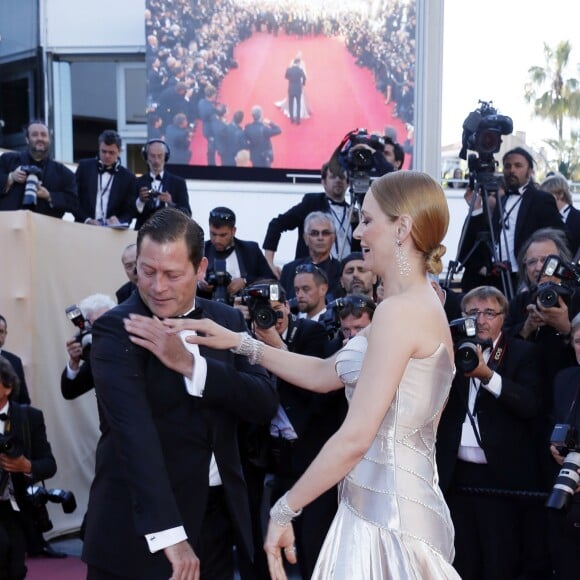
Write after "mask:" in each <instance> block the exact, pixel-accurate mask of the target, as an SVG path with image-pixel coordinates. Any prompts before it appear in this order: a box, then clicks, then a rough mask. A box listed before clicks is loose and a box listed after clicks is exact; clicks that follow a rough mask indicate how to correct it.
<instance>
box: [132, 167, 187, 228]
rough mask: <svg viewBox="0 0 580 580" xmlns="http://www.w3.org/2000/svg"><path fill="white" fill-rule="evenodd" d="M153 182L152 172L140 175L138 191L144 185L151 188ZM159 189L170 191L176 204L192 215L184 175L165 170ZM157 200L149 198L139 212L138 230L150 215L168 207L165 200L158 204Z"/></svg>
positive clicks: (178, 207)
mask: <svg viewBox="0 0 580 580" xmlns="http://www.w3.org/2000/svg"><path fill="white" fill-rule="evenodd" d="M152 183H153V178H152V177H151V174H149V173H146V174H144V175H142V176H141V177H139V178H138V179H137V182H136V191H137V193H138V192H139V190H140V189H141V188H142V187H146V188H147V189H151V185H152ZM159 191H168V192H169V193H170V194H171V198H172V199H173V204H174V206H175V207H176V208H177V209H179V210H181V211H182V212H183V213H184V214H186V215H188V216H191V208H190V207H189V194H188V193H187V184H186V183H185V179H183V177H179V176H178V175H173V173H169V171H164V172H163V179H162V180H161V189H160V190H159ZM156 201H157V200H154V199H151V198H149V200H148V201H147V202H146V203H145V207H144V208H143V211H142V212H141V213H139V212H137V213H136V215H137V223H136V224H135V229H136V230H138V229H139V228H140V227H141V226H142V225H143V224H144V223H145V222H146V221H147V218H149V216H151V215H153V214H154V213H155V212H156V211H157V210H158V209H161V208H164V207H167V204H166V203H165V202H163V201H161V202H159V205H157V204H156Z"/></svg>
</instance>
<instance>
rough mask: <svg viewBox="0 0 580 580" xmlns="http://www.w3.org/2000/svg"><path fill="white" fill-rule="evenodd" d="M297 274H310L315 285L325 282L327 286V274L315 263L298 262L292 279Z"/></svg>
mask: <svg viewBox="0 0 580 580" xmlns="http://www.w3.org/2000/svg"><path fill="white" fill-rule="evenodd" d="M298 274H312V278H313V279H314V283H315V284H316V286H320V285H321V284H326V285H327V286H328V274H327V273H326V272H325V271H324V270H323V269H322V268H319V267H318V266H317V265H316V264H312V263H311V262H305V263H304V264H298V266H296V270H295V271H294V279H296V276H297V275H298Z"/></svg>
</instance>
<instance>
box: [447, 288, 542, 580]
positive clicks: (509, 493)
mask: <svg viewBox="0 0 580 580" xmlns="http://www.w3.org/2000/svg"><path fill="white" fill-rule="evenodd" d="M507 307H508V303H507V300H506V298H505V296H504V295H503V294H502V293H501V292H500V291H499V290H497V289H496V288H494V287H492V286H483V287H480V288H475V289H474V290H471V291H470V292H468V293H467V294H466V295H465V296H464V298H463V300H462V310H463V315H464V316H466V317H470V318H471V319H474V320H475V322H476V330H477V336H476V339H477V340H476V341H475V340H474V341H472V343H471V344H472V345H473V349H474V350H475V352H476V355H477V356H476V361H475V364H476V366H475V367H473V366H471V367H470V368H471V370H467V369H465V370H463V371H461V366H460V363H461V362H463V361H464V359H465V357H464V356H463V355H460V354H459V353H458V354H457V355H456V364H457V366H458V372H457V374H456V375H455V378H454V380H453V383H452V387H451V392H450V395H449V400H448V402H447V405H446V407H445V410H444V411H443V414H442V417H441V422H440V424H439V428H438V431H437V465H438V468H439V475H440V486H441V489H442V490H443V492H444V494H445V496H446V499H447V503H448V505H449V509H450V512H451V518H452V520H453V524H454V526H455V549H456V556H455V561H454V567H455V568H456V570H457V571H458V572H459V574H460V576H461V578H463V579H464V580H475V579H479V578H494V579H497V580H514V578H517V577H518V573H517V572H518V570H519V566H520V563H519V561H518V557H519V555H520V549H521V545H522V543H523V542H524V539H523V537H522V534H521V533H520V521H521V520H522V518H523V517H527V513H525V514H524V515H522V512H523V511H524V508H523V507H522V506H523V505H525V504H522V503H521V502H520V501H519V500H518V499H517V498H515V496H516V495H517V494H515V493H514V492H524V494H523V495H525V492H527V491H536V490H538V488H539V483H540V477H539V475H540V474H539V468H538V465H537V461H536V456H535V453H534V449H533V443H532V441H531V440H530V436H529V428H528V422H529V420H530V419H532V418H533V417H535V416H536V414H537V413H538V410H539V405H540V396H539V390H540V389H539V372H538V365H537V355H536V353H535V349H534V347H533V345H531V344H527V343H525V342H524V341H521V340H517V339H513V338H511V337H509V336H506V335H505V334H504V333H503V332H502V326H503V323H504V319H505V315H506V312H507ZM482 343H483V344H484V345H485V346H484V347H482ZM464 346H465V347H467V345H464ZM473 349H472V351H471V352H473ZM456 350H457V342H456ZM506 445H507V446H506ZM530 509H531V508H530ZM529 520H530V521H527V522H526V525H527V526H528V529H527V531H526V534H527V535H528V536H529V535H533V534H535V536H536V538H537V539H538V545H539V550H538V553H537V554H533V555H530V554H527V553H526V554H525V557H529V558H530V560H531V559H532V556H535V557H538V558H539V557H541V555H542V554H541V552H542V550H541V545H542V544H541V540H542V539H543V538H542V529H541V527H540V525H539V523H538V522H537V521H535V520H534V519H533V518H531V517H530V518H529ZM544 528H545V526H544Z"/></svg>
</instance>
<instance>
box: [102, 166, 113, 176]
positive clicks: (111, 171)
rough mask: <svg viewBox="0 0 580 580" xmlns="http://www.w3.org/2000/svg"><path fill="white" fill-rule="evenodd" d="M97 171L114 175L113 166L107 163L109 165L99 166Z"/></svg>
mask: <svg viewBox="0 0 580 580" xmlns="http://www.w3.org/2000/svg"><path fill="white" fill-rule="evenodd" d="M99 173H110V174H111V175H114V174H115V166H114V165H109V167H105V166H104V165H103V166H102V167H99Z"/></svg>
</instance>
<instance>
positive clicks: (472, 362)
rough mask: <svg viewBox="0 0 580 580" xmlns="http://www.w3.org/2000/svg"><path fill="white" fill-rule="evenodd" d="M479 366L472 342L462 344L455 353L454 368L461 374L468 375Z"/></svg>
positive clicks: (475, 348)
mask: <svg viewBox="0 0 580 580" xmlns="http://www.w3.org/2000/svg"><path fill="white" fill-rule="evenodd" d="M478 364H479V356H478V354H477V346H476V345H475V344H474V343H472V342H464V343H462V344H460V345H459V346H458V347H457V350H456V351H455V366H457V368H458V369H459V370H460V371H461V372H463V373H470V372H471V371H472V370H474V369H475V368H476V367H477V365H478Z"/></svg>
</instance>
